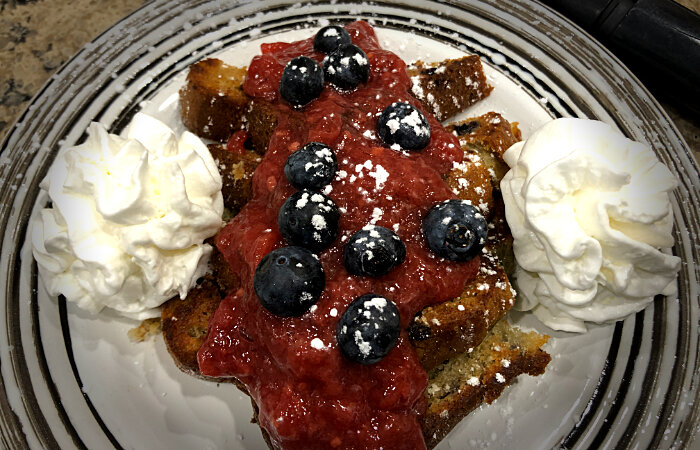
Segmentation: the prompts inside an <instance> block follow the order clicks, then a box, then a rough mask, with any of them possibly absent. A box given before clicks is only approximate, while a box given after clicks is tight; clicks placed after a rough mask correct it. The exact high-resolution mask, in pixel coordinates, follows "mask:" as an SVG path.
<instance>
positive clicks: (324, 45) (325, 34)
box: [314, 25, 352, 53]
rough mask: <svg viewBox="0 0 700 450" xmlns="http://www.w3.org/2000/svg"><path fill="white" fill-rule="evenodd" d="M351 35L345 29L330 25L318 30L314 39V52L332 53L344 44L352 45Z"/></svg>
mask: <svg viewBox="0 0 700 450" xmlns="http://www.w3.org/2000/svg"><path fill="white" fill-rule="evenodd" d="M351 42H352V39H351V38H350V34H348V32H347V31H346V30H345V28H343V27H339V26H338V25H329V26H327V27H323V28H321V29H320V30H318V33H316V36H315V37H314V50H316V51H317V52H323V53H330V52H332V51H333V50H335V49H336V48H338V46H340V45H342V44H350V43H351Z"/></svg>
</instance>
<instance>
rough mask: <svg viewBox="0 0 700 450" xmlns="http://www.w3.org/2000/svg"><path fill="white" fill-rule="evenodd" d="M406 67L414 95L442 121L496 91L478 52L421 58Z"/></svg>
mask: <svg viewBox="0 0 700 450" xmlns="http://www.w3.org/2000/svg"><path fill="white" fill-rule="evenodd" d="M406 70H407V72H408V75H409V76H410V77H411V81H412V83H413V87H412V92H413V95H414V96H415V97H416V98H417V99H418V100H420V101H421V102H422V103H423V105H424V106H425V107H426V108H427V109H428V110H429V111H430V112H432V113H433V115H434V116H435V117H436V118H437V119H438V120H439V121H443V120H447V119H449V118H450V117H452V116H454V115H456V114H458V113H460V112H462V111H464V110H465V109H466V108H467V107H468V106H471V105H473V104H474V103H476V102H478V101H479V100H481V99H483V98H486V97H487V96H488V95H489V94H490V93H491V91H492V90H493V87H492V86H490V85H489V84H488V82H487V81H486V76H485V75H484V70H483V67H482V66H481V59H480V58H479V56H477V55H469V56H465V57H463V58H459V59H448V60H446V61H441V62H438V63H430V64H426V63H424V62H422V61H417V62H416V63H414V64H412V65H410V66H408V67H407V69H406Z"/></svg>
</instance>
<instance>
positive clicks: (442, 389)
mask: <svg viewBox="0 0 700 450" xmlns="http://www.w3.org/2000/svg"><path fill="white" fill-rule="evenodd" d="M547 339H548V337H547V336H542V335H539V334H537V333H534V332H530V333H526V332H523V331H521V330H519V329H517V328H515V327H511V326H510V325H508V323H507V322H506V321H505V320H503V321H501V322H499V323H498V325H496V326H495V327H494V328H493V329H492V330H491V331H490V332H489V334H488V336H487V337H486V338H485V339H484V340H483V342H482V343H481V344H480V345H479V346H478V347H477V348H476V349H474V350H473V351H472V352H471V353H468V354H466V355H462V356H461V357H459V358H455V360H451V361H450V362H449V363H448V364H446V365H445V366H441V367H438V368H436V369H434V370H433V371H431V372H430V373H429V376H430V381H429V383H430V384H429V385H428V389H426V397H427V398H428V408H427V410H426V412H425V414H424V415H423V436H424V437H425V443H426V446H427V447H428V448H429V449H430V448H433V447H435V446H436V445H437V444H438V443H439V442H440V441H441V440H442V439H444V437H445V436H447V434H448V433H449V432H450V431H451V430H452V429H453V428H454V427H455V426H456V425H457V424H458V423H459V422H460V421H461V420H462V419H463V418H464V417H466V416H467V414H469V413H470V412H471V411H473V410H474V409H475V408H476V407H477V406H479V405H480V404H481V403H483V402H487V403H491V402H493V401H494V400H495V399H496V398H498V397H499V396H500V395H501V393H502V392H503V390H504V389H505V388H506V386H508V384H510V383H511V381H513V380H514V379H515V378H516V377H517V376H518V375H521V374H524V373H527V374H528V375H532V376H536V375H541V374H543V373H544V370H545V367H546V366H547V364H548V363H549V361H550V360H551V357H550V355H549V354H548V353H547V352H545V351H544V350H542V349H541V347H542V346H543V345H544V344H545V343H546V342H547ZM445 378H448V383H447V384H448V386H445V383H444V382H445Z"/></svg>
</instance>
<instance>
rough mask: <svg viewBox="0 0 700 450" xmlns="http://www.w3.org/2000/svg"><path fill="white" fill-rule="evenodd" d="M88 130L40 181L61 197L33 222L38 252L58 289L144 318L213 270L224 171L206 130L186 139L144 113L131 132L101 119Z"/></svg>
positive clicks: (44, 274) (51, 287) (43, 271)
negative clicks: (122, 133) (112, 130)
mask: <svg viewBox="0 0 700 450" xmlns="http://www.w3.org/2000/svg"><path fill="white" fill-rule="evenodd" d="M88 134H89V136H88V138H87V140H86V141H85V142H84V143H83V144H80V145H77V146H75V147H70V148H64V149H62V150H61V151H60V152H59V153H58V156H57V157H56V160H55V161H54V163H53V165H52V166H51V168H50V169H49V173H48V174H47V176H46V178H45V179H44V180H43V181H42V182H41V185H40V187H41V188H42V189H43V190H46V191H47V192H48V195H49V197H50V199H51V202H52V206H51V207H50V208H45V209H43V210H41V211H40V213H39V214H38V216H36V217H35V220H34V221H33V224H32V245H33V253H34V258H35V259H36V261H37V263H38V266H39V274H40V277H41V279H42V281H43V283H44V285H45V286H46V288H47V290H48V292H49V293H50V294H51V295H58V294H63V295H64V296H65V297H66V299H67V300H68V301H71V302H75V303H76V304H77V305H78V306H80V307H81V308H84V309H86V310H89V311H92V312H97V311H100V310H101V309H102V308H104V307H108V308H112V309H114V310H116V311H118V312H120V313H122V314H124V315H128V316H132V317H135V318H138V319H142V318H145V317H148V316H150V315H153V314H154V313H155V312H156V311H155V310H153V308H156V307H157V306H159V305H160V304H162V303H163V302H164V301H166V300H168V299H169V298H171V297H173V296H174V295H177V294H179V295H180V297H184V296H185V294H186V293H187V290H188V289H189V288H191V287H192V286H193V285H194V284H195V283H196V280H197V278H199V277H200V276H202V275H203V274H204V273H205V272H206V270H207V264H208V260H209V255H210V254H211V247H210V246H209V245H206V244H203V241H204V239H206V238H208V237H210V236H212V235H214V234H215V233H216V232H217V231H218V230H219V228H220V227H221V225H222V219H221V215H222V213H223V198H222V195H221V177H220V175H219V172H218V170H217V167H216V164H215V162H214V160H213V159H212V156H211V154H210V153H209V150H208V149H207V147H206V145H205V144H204V143H203V142H202V141H201V140H200V139H199V138H198V137H197V136H195V135H194V134H192V133H190V132H184V133H183V134H182V135H181V136H180V138H179V139H178V138H177V137H176V136H175V134H174V133H173V131H172V130H171V129H170V128H168V127H167V126H166V125H165V124H164V123H162V122H160V121H158V120H157V119H155V118H153V117H150V116H148V115H145V114H141V113H139V114H137V115H136V116H135V117H134V120H133V122H132V123H131V125H130V127H129V130H128V134H127V138H126V139H123V138H121V137H119V136H116V135H113V134H109V133H108V132H107V130H106V129H105V127H104V126H103V125H102V124H99V123H92V124H91V125H90V127H89V128H88Z"/></svg>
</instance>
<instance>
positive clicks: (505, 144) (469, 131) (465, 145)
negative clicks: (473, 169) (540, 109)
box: [446, 112, 522, 190]
mask: <svg viewBox="0 0 700 450" xmlns="http://www.w3.org/2000/svg"><path fill="white" fill-rule="evenodd" d="M446 128H447V129H448V130H450V131H451V132H452V133H453V134H454V135H455V136H457V137H458V138H459V143H460V145H461V146H462V149H464V151H465V152H466V153H467V155H468V159H469V160H471V161H474V162H477V161H479V162H481V163H482V164H484V166H485V167H486V169H487V170H488V172H489V174H490V175H491V182H492V186H493V189H494V190H500V186H499V185H500V182H501V180H502V179H503V177H504V176H505V174H506V172H508V169H509V167H508V165H507V164H506V163H505V161H503V153H505V151H506V150H508V149H509V148H510V146H511V145H513V144H515V143H516V142H518V141H520V140H521V139H522V136H521V134H520V129H518V124H517V123H511V122H509V121H507V120H506V119H504V118H503V116H501V115H500V114H498V113H496V112H488V113H486V114H484V115H482V116H479V117H472V118H469V119H465V120H463V121H461V122H458V123H453V124H450V125H447V127H446Z"/></svg>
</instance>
